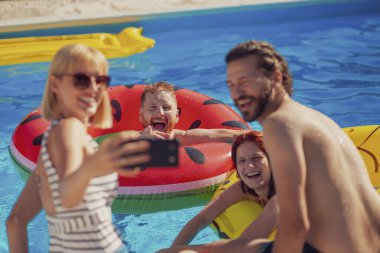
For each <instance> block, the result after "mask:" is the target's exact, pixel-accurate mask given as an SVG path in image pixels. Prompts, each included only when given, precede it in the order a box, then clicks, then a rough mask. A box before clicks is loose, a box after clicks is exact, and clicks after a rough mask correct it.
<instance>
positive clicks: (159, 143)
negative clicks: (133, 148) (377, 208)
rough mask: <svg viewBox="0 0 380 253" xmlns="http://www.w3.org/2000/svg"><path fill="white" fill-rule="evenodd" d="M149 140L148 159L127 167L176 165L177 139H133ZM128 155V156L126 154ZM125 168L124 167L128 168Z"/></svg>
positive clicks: (143, 167)
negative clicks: (145, 161)
mask: <svg viewBox="0 0 380 253" xmlns="http://www.w3.org/2000/svg"><path fill="white" fill-rule="evenodd" d="M142 140H144V141H149V142H150V148H149V150H148V153H149V154H150V157H151V159H150V161H149V162H147V163H142V164H133V165H131V166H129V167H128V168H131V167H132V168H134V167H141V168H142V169H146V168H150V167H159V168H162V167H169V168H172V167H178V163H179V161H178V148H179V143H178V141H177V140H149V139H139V140H134V142H135V141H142ZM126 157H128V156H126ZM128 168H125V169H128Z"/></svg>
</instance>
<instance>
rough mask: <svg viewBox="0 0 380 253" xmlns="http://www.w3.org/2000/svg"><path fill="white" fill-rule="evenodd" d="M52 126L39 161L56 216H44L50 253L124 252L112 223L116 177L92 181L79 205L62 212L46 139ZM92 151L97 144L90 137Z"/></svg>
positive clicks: (113, 174)
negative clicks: (48, 187)
mask: <svg viewBox="0 0 380 253" xmlns="http://www.w3.org/2000/svg"><path fill="white" fill-rule="evenodd" d="M57 123H58V121H53V123H52V125H51V126H50V127H49V128H48V130H47V131H46V132H45V134H44V137H43V139H42V147H41V157H42V161H43V163H44V167H45V169H46V174H47V177H48V182H49V185H50V189H51V192H52V196H53V201H54V205H55V210H56V213H55V214H54V215H48V214H47V215H46V216H47V222H48V229H49V235H50V249H49V251H50V252H120V250H122V249H124V247H125V246H124V244H123V242H122V241H121V239H120V237H119V234H118V232H117V231H116V229H115V227H114V225H113V223H112V214H111V204H112V201H113V199H114V198H115V196H116V194H117V187H118V180H117V174H116V173H112V174H109V175H105V176H101V177H96V178H92V179H91V180H90V182H89V185H88V186H87V189H86V192H85V195H84V198H83V200H82V202H81V203H79V204H78V205H77V206H75V207H73V208H65V207H63V206H62V204H61V199H60V196H59V176H58V173H57V170H56V168H55V167H54V165H53V164H52V162H51V160H50V156H49V153H48V150H47V139H48V136H49V132H50V129H51V127H52V126H54V125H56V124H57ZM88 138H89V142H90V143H91V145H92V146H93V147H94V148H97V147H98V145H97V143H96V142H95V141H94V140H93V139H92V138H91V137H90V136H88Z"/></svg>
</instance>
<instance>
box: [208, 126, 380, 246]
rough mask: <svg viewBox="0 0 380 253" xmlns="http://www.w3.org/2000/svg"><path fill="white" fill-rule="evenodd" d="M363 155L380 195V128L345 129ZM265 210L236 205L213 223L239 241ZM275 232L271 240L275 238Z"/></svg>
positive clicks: (232, 176)
mask: <svg viewBox="0 0 380 253" xmlns="http://www.w3.org/2000/svg"><path fill="white" fill-rule="evenodd" d="M343 130H344V131H345V132H346V133H347V134H348V136H349V137H350V138H351V140H352V141H353V142H354V144H355V145H356V147H357V148H358V150H359V153H360V154H361V156H362V158H363V160H364V162H365V164H366V166H367V170H368V173H369V176H370V178H371V182H372V185H373V186H374V187H375V189H376V190H377V192H378V193H379V194H380V171H379V167H380V125H370V126H357V127H347V128H344V129H343ZM238 181H239V179H238V178H237V175H236V172H233V173H231V174H230V175H229V176H227V178H226V179H225V180H224V182H223V183H222V184H221V185H220V186H219V187H218V189H217V190H216V192H215V193H214V196H213V197H212V199H215V198H216V197H217V196H219V195H220V194H221V193H222V192H223V191H225V190H226V189H227V188H228V187H230V186H231V185H232V184H234V183H235V182H238ZM262 209H263V207H262V206H260V205H259V204H258V203H255V202H253V201H242V202H239V203H236V204H234V205H232V206H230V207H229V208H227V209H226V210H225V211H224V212H222V213H221V214H220V215H219V216H218V217H217V218H216V219H215V220H214V221H213V222H212V224H211V228H212V229H214V230H215V231H216V232H217V233H218V235H219V237H220V238H231V239H235V238H237V237H239V236H240V235H241V233H243V231H244V230H245V229H246V228H247V226H248V225H249V224H251V223H252V221H254V220H255V219H256V218H257V217H258V216H259V215H260V213H261V211H262ZM274 235H275V231H274V232H273V233H272V234H271V235H270V237H269V239H274Z"/></svg>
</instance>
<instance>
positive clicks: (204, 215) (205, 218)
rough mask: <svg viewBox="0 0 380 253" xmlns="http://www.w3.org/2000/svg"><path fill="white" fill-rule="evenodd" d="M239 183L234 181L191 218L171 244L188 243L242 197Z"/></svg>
mask: <svg viewBox="0 0 380 253" xmlns="http://www.w3.org/2000/svg"><path fill="white" fill-rule="evenodd" d="M244 198H245V196H244V194H243V193H242V191H241V188H240V183H235V184H234V185H232V186H231V187H230V188H228V189H227V190H225V191H224V192H223V193H222V194H221V195H220V196H219V197H218V198H216V199H215V200H214V201H212V202H210V203H209V204H208V205H207V206H206V207H205V208H204V209H203V210H202V211H201V212H199V213H198V214H197V215H196V216H195V217H194V218H192V219H191V220H190V221H189V222H188V223H187V224H186V225H185V226H184V227H183V229H182V230H181V232H180V233H179V234H178V236H177V237H176V238H175V239H174V241H173V243H172V247H173V246H177V245H183V244H188V243H190V242H191V240H192V239H193V238H194V237H195V236H196V235H197V234H198V232H199V231H201V230H202V229H203V228H205V227H206V226H207V225H209V224H210V223H211V222H212V221H213V220H214V219H215V218H216V217H217V216H218V215H219V214H220V213H222V212H223V211H224V210H225V209H227V208H228V207H229V206H231V205H232V204H234V203H236V202H238V201H240V200H242V199H244Z"/></svg>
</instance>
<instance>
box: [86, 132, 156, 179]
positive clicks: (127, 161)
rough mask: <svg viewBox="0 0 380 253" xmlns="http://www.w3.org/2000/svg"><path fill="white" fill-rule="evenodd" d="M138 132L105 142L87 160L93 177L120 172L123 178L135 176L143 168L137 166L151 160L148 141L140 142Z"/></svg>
mask: <svg viewBox="0 0 380 253" xmlns="http://www.w3.org/2000/svg"><path fill="white" fill-rule="evenodd" d="M138 137H139V135H138V134H137V133H136V132H127V131H126V132H122V133H120V134H117V135H114V136H112V137H110V138H108V139H106V140H104V141H103V142H102V143H101V144H100V147H99V149H98V151H97V152H95V153H94V154H93V155H91V156H90V157H88V158H87V159H85V161H84V163H86V167H90V168H91V177H97V176H101V175H105V174H108V173H111V172H115V171H116V172H118V173H120V174H121V175H123V176H135V175H136V174H138V173H139V171H140V170H141V168H138V167H136V166H135V165H137V164H141V163H146V162H148V161H149V160H150V155H149V154H148V153H147V151H148V150H149V147H150V144H149V142H148V141H144V140H138V141H136V140H137V139H138Z"/></svg>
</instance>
